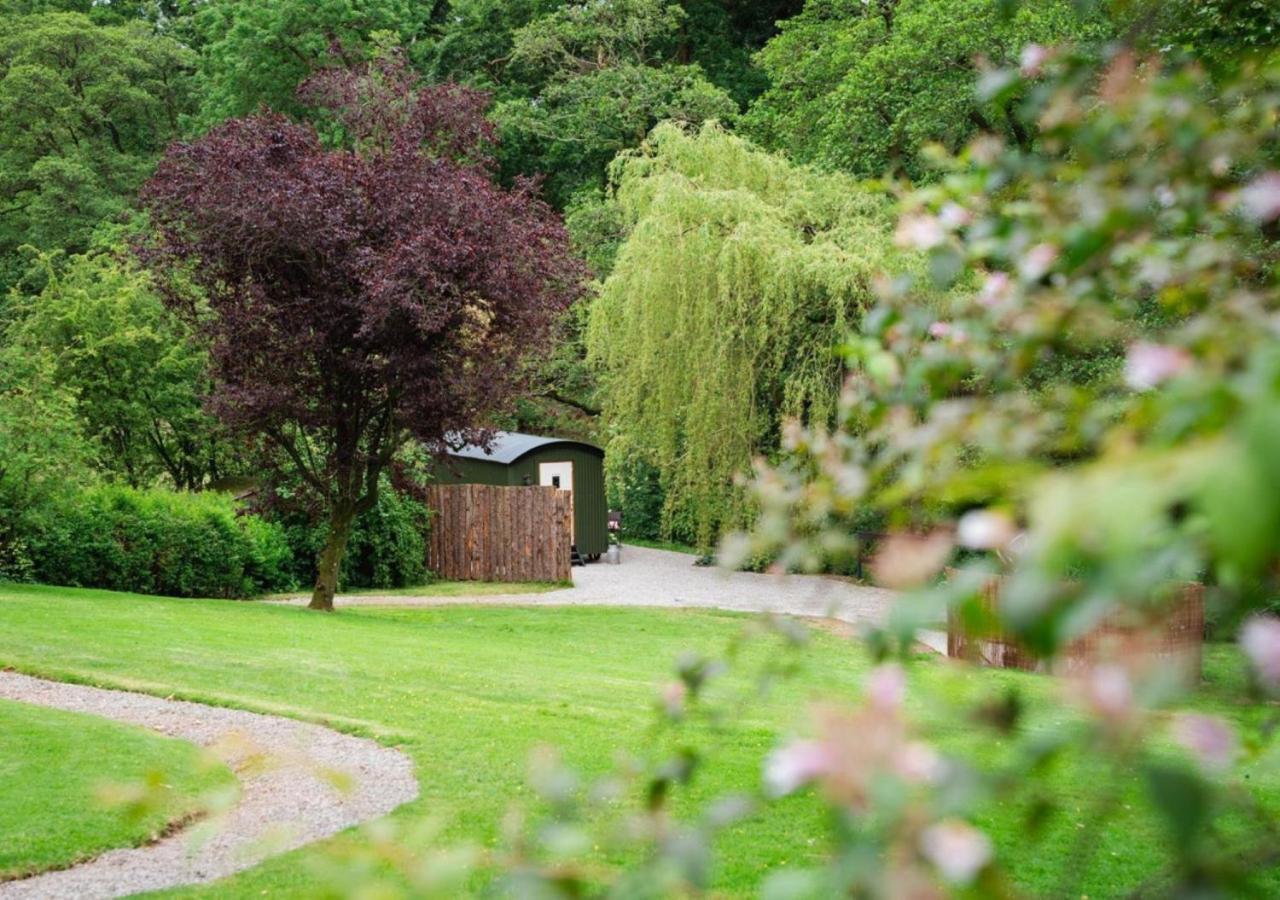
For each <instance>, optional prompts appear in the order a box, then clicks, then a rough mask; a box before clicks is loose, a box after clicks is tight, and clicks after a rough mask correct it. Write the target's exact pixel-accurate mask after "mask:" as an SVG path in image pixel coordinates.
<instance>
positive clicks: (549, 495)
mask: <svg viewBox="0 0 1280 900" xmlns="http://www.w3.org/2000/svg"><path fill="white" fill-rule="evenodd" d="M427 505H428V506H429V507H430V508H431V510H432V512H433V516H432V518H431V534H430V537H429V539H428V546H427V566H428V568H430V569H431V571H432V572H434V573H435V574H437V575H439V576H440V577H441V578H447V579H450V580H452V581H570V580H571V579H572V577H573V576H572V574H571V570H570V568H569V566H570V556H571V553H572V548H573V494H572V493H571V492H569V491H562V490H559V489H558V488H553V487H500V486H497V485H490V484H435V485H431V486H430V487H428V488H427Z"/></svg>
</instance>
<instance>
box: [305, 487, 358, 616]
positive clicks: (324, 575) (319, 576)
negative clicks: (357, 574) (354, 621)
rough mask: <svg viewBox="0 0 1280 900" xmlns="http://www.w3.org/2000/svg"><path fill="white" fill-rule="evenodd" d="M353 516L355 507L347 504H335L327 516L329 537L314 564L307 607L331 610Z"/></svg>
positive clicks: (324, 610)
mask: <svg viewBox="0 0 1280 900" xmlns="http://www.w3.org/2000/svg"><path fill="white" fill-rule="evenodd" d="M355 517H356V513H355V508H354V507H352V506H350V505H347V504H340V505H338V506H335V507H334V509H333V513H332V514H331V515H330V516H329V538H328V540H326V541H325V545H324V549H323V550H321V551H320V559H319V561H318V562H317V564H316V569H317V572H316V587H315V590H314V591H312V592H311V602H310V603H309V604H307V609H318V610H321V611H323V612H333V595H334V594H336V593H337V592H338V571H339V570H340V569H341V568H342V555H343V553H345V552H346V550H347V539H348V538H350V537H351V524H352V522H353V521H354V520H355Z"/></svg>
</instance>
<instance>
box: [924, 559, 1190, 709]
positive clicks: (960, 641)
mask: <svg viewBox="0 0 1280 900" xmlns="http://www.w3.org/2000/svg"><path fill="white" fill-rule="evenodd" d="M949 574H951V573H949ZM1002 585H1003V581H1002V579H1000V578H998V577H994V578H991V579H990V580H989V581H987V582H986V584H985V585H984V586H983V590H982V597H981V600H980V605H981V606H982V608H983V609H984V610H985V612H986V614H987V617H988V618H989V619H994V616H995V614H996V611H997V609H998V606H999V603H1000V589H1001V587H1002ZM1203 643H1204V585H1202V584H1198V583H1193V584H1181V585H1176V586H1174V587H1173V589H1172V590H1171V596H1170V597H1169V598H1168V599H1167V601H1166V602H1165V603H1163V604H1161V605H1159V606H1157V607H1156V608H1154V609H1148V610H1146V611H1145V612H1144V611H1140V610H1137V609H1128V610H1122V611H1118V612H1115V613H1112V614H1111V615H1109V616H1107V617H1105V618H1104V619H1103V620H1102V621H1101V622H1099V623H1097V624H1096V625H1095V626H1094V627H1093V628H1092V629H1090V630H1089V632H1087V633H1086V634H1084V635H1082V636H1081V637H1079V638H1077V639H1076V640H1074V641H1072V642H1071V643H1070V644H1068V645H1067V646H1066V647H1064V648H1063V650H1062V652H1061V654H1060V655H1059V659H1058V662H1057V665H1056V666H1055V671H1058V672H1062V673H1069V672H1075V671H1079V670H1081V669H1087V668H1089V667H1090V666H1093V665H1096V664H1097V663H1099V662H1116V663H1121V664H1123V665H1125V666H1126V667H1128V668H1133V669H1141V668H1147V667H1150V666H1155V665H1159V666H1162V667H1164V668H1165V669H1166V671H1170V672H1172V673H1174V674H1176V675H1178V676H1179V677H1181V678H1182V679H1184V680H1185V681H1186V682H1187V683H1188V684H1192V685H1194V684H1197V683H1198V682H1199V681H1200V672H1201V665H1202V656H1203ZM947 656H951V657H956V658H959V659H967V660H969V661H971V662H976V663H978V664H979V665H984V666H991V667H993V668H998V669H1024V670H1029V671H1038V670H1043V669H1045V668H1046V666H1045V665H1044V664H1043V662H1041V661H1040V660H1038V659H1036V657H1035V656H1034V655H1033V654H1031V653H1030V652H1028V651H1027V649H1026V648H1025V647H1023V646H1022V645H1021V644H1020V643H1019V642H1018V641H1017V640H1016V639H1015V638H1014V637H1012V636H1011V635H1008V634H1005V633H1003V632H1002V631H1000V630H999V629H998V628H995V629H992V628H988V629H985V630H983V631H980V632H979V633H971V632H970V631H969V630H968V628H967V627H966V625H965V623H964V622H963V621H962V620H961V617H960V615H959V613H958V611H957V610H955V609H952V610H950V611H949V612H948V615H947Z"/></svg>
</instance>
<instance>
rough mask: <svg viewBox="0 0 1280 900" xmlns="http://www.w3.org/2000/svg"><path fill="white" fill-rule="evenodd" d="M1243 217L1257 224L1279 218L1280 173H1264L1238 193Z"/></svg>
mask: <svg viewBox="0 0 1280 900" xmlns="http://www.w3.org/2000/svg"><path fill="white" fill-rule="evenodd" d="M1240 205H1241V206H1243V207H1244V211H1245V215H1247V216H1248V217H1249V218H1251V219H1253V220H1255V221H1258V222H1270V221H1271V220H1272V219H1275V218H1280V172H1264V173H1263V174H1261V175H1259V176H1258V177H1257V178H1255V179H1253V181H1251V182H1249V183H1248V184H1247V185H1245V186H1244V188H1243V189H1242V190H1241V191H1240Z"/></svg>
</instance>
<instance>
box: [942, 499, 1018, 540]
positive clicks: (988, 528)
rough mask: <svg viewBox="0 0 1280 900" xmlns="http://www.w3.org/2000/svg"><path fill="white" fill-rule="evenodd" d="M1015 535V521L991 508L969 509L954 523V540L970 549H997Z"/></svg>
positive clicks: (1016, 531)
mask: <svg viewBox="0 0 1280 900" xmlns="http://www.w3.org/2000/svg"><path fill="white" fill-rule="evenodd" d="M1017 535H1018V525H1017V523H1016V522H1014V521H1013V519H1012V518H1011V517H1010V516H1009V515H1008V514H1006V513H1002V512H1000V511H998V510H993V509H974V510H970V511H969V512H967V513H965V514H964V515H963V516H961V517H960V521H959V523H958V524H957V525H956V540H957V541H958V542H959V543H960V544H961V546H964V547H968V548H970V549H972V550H998V549H1000V548H1001V547H1003V546H1005V545H1006V544H1008V543H1009V542H1010V541H1011V540H1013V539H1014V538H1015V537H1017Z"/></svg>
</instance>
